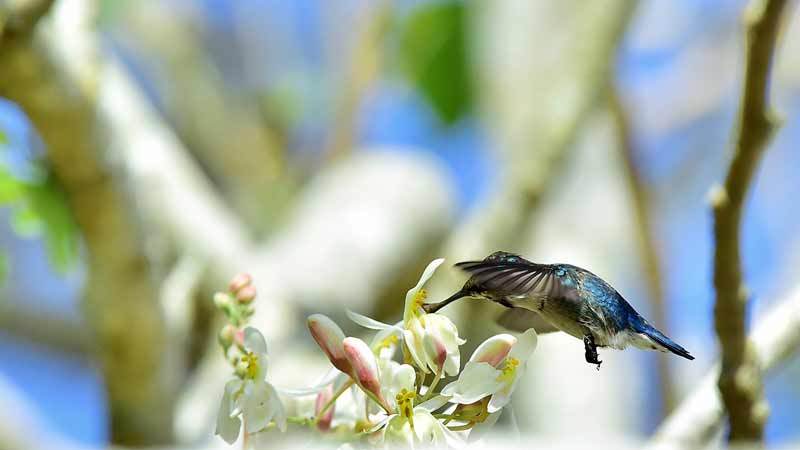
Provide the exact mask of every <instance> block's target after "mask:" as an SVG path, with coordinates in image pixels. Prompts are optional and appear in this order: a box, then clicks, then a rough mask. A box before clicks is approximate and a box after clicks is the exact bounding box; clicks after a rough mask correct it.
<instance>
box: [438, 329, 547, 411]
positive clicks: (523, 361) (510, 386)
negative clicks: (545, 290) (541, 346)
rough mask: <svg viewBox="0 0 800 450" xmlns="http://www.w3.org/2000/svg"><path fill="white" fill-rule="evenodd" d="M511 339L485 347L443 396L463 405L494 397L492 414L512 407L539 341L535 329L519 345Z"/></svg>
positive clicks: (493, 340) (500, 337)
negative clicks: (509, 403)
mask: <svg viewBox="0 0 800 450" xmlns="http://www.w3.org/2000/svg"><path fill="white" fill-rule="evenodd" d="M509 338H512V337H511V336H509V335H498V336H495V337H493V338H490V339H488V340H487V341H486V342H484V343H483V344H481V346H480V347H478V349H476V350H475V353H473V356H472V358H470V362H468V363H467V365H466V366H465V367H464V370H463V371H462V372H461V374H460V375H459V377H458V379H457V380H456V381H454V382H452V383H450V384H448V385H447V386H445V387H444V389H442V392H441V395H443V396H445V397H449V398H450V401H451V402H453V403H459V404H463V405H467V404H471V403H475V402H477V401H478V400H480V399H482V398H484V397H487V396H491V399H490V400H489V404H488V407H487V411H488V412H489V413H494V412H496V411H499V410H500V409H501V408H503V406H505V405H506V404H508V402H509V401H510V398H511V394H512V393H513V392H514V389H515V388H516V385H517V381H518V380H519V378H520V377H521V376H522V375H523V374H524V373H525V368H526V365H527V362H528V358H530V356H531V354H532V353H533V350H534V349H535V348H536V342H537V337H536V332H535V331H534V330H533V329H530V330H528V331H526V332H525V333H524V334H523V335H522V336H520V338H519V340H516V342H515V343H512V341H511V339H509ZM512 339H513V338H512ZM509 344H510V345H509ZM509 346H510V351H509V350H508V347H509ZM504 352H505V353H507V356H505V357H504V358H502V360H500V361H499V362H497V363H496V366H497V367H494V366H493V365H492V364H491V362H494V361H497V360H498V358H497V356H498V355H499V354H501V353H504ZM486 361H489V362H486Z"/></svg>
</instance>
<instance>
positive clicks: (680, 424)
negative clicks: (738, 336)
mask: <svg viewBox="0 0 800 450" xmlns="http://www.w3.org/2000/svg"><path fill="white" fill-rule="evenodd" d="M750 341H751V342H752V343H753V347H754V348H755V353H756V354H757V355H758V363H759V365H760V366H761V368H762V370H763V372H764V373H765V374H767V375H769V374H770V373H771V371H773V370H774V369H776V368H778V366H780V365H781V364H782V363H783V362H785V361H787V360H788V359H789V358H791V357H792V356H793V355H796V354H797V353H798V351H800V286H798V287H796V288H795V289H794V291H793V292H792V293H791V294H790V295H789V296H788V298H787V299H786V300H783V301H781V302H779V303H778V304H777V306H775V307H773V308H772V309H770V311H769V312H767V313H766V314H765V315H764V316H763V317H762V318H761V319H759V320H758V322H757V323H756V326H755V327H754V329H753V332H752V333H751V334H750ZM719 369H720V365H719V363H718V364H716V365H715V366H714V367H713V368H712V369H711V370H710V371H709V373H708V374H706V376H705V377H703V379H702V381H701V382H700V383H699V384H698V386H697V387H696V388H695V389H694V391H692V393H690V394H689V395H688V396H687V397H686V399H685V400H684V401H683V402H682V403H681V404H680V405H679V406H678V407H677V408H676V409H675V411H674V412H673V413H672V415H670V416H669V417H668V418H667V420H665V421H664V423H663V424H661V426H660V427H659V428H658V430H657V431H656V433H655V435H654V436H653V440H652V441H651V444H650V447H651V448H699V447H702V446H705V445H707V444H708V441H709V440H710V439H711V438H712V437H714V436H715V435H716V434H717V433H718V431H719V430H720V426H721V425H722V420H723V418H724V409H723V405H722V400H721V398H720V395H719V391H718V390H717V386H716V382H717V379H718V377H719Z"/></svg>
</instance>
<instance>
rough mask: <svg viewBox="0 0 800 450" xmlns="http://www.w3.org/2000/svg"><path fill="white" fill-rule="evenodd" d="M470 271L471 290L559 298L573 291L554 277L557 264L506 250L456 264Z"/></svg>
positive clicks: (572, 288) (571, 287)
mask: <svg viewBox="0 0 800 450" xmlns="http://www.w3.org/2000/svg"><path fill="white" fill-rule="evenodd" d="M455 266H456V267H458V268H459V269H461V270H464V271H465V272H467V273H469V274H470V275H471V276H472V277H471V278H470V282H471V284H472V285H473V288H474V289H477V290H485V291H492V292H497V293H501V294H503V295H506V296H512V297H513V296H524V297H531V298H546V299H554V298H562V297H565V296H568V295H570V294H572V293H573V291H574V287H573V286H565V285H563V284H562V283H561V281H560V280H559V277H558V276H556V273H555V272H556V267H555V266H553V265H550V264H536V263H533V262H530V261H528V260H526V259H524V258H522V257H519V256H517V255H513V254H510V253H505V252H497V253H493V254H492V255H490V256H489V257H487V258H486V259H484V260H483V261H465V262H460V263H457V264H456V265H455Z"/></svg>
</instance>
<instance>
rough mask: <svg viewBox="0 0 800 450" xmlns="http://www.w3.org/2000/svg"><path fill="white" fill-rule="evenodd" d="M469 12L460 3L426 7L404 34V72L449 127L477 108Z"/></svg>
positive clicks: (414, 13) (410, 19)
mask: <svg viewBox="0 0 800 450" xmlns="http://www.w3.org/2000/svg"><path fill="white" fill-rule="evenodd" d="M465 9H466V7H465V6H464V4H463V3H462V2H457V1H446V2H435V3H430V4H424V5H422V6H419V7H417V8H416V10H415V11H412V12H411V14H410V16H409V17H408V18H407V20H406V22H405V24H404V26H403V27H402V30H401V37H400V60H401V61H400V62H401V65H402V66H403V69H404V72H405V74H406V76H407V77H408V78H409V80H410V81H411V83H412V84H413V85H414V86H415V88H416V89H417V90H419V92H420V93H421V94H422V95H423V97H424V98H425V99H426V100H427V101H428V103H430V104H431V106H432V107H433V109H434V111H435V112H436V114H437V115H438V116H439V118H440V119H441V120H442V122H444V123H445V124H448V125H449V124H452V123H454V122H455V121H457V120H458V119H459V118H461V117H462V116H464V115H465V114H466V113H468V112H469V111H470V110H471V109H472V107H473V86H472V78H471V72H470V67H469V62H468V60H467V46H466V43H467V40H466V11H465Z"/></svg>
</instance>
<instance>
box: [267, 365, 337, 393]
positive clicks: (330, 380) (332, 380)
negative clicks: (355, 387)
mask: <svg viewBox="0 0 800 450" xmlns="http://www.w3.org/2000/svg"><path fill="white" fill-rule="evenodd" d="M346 379H347V375H346V374H343V373H342V372H340V371H339V370H337V369H334V368H331V369H330V370H329V371H328V373H326V374H325V375H324V376H323V377H322V380H321V381H320V382H319V383H317V384H315V385H314V386H311V387H307V388H282V387H277V386H276V387H275V389H277V390H278V392H280V393H281V394H283V395H291V396H294V397H302V396H306V395H316V394H318V393H319V391H321V390H323V389H325V387H327V386H329V385H330V384H340V383H339V382H340V381H342V380H346Z"/></svg>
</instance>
